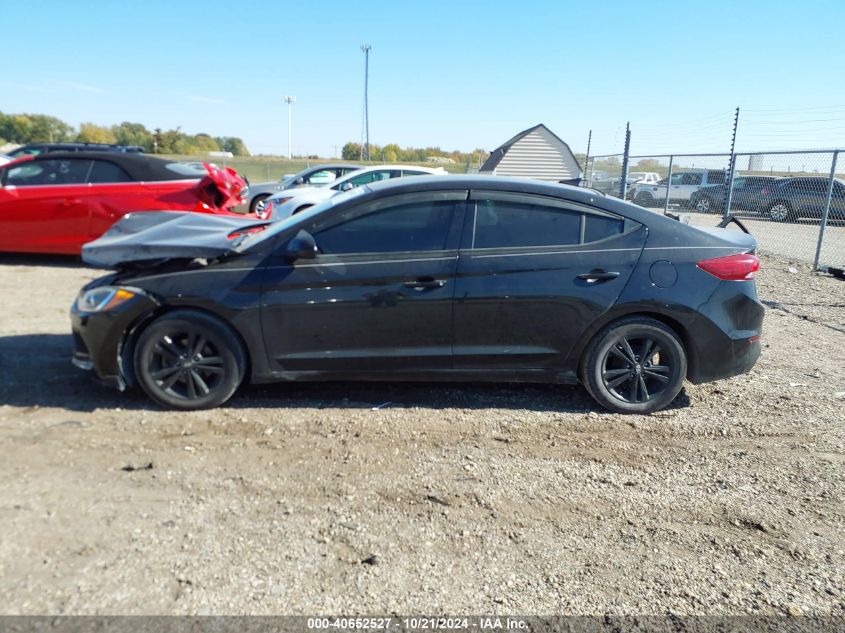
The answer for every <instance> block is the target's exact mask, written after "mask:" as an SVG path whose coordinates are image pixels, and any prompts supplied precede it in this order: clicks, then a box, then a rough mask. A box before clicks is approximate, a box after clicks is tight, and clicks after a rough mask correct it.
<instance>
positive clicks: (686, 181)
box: [681, 173, 701, 185]
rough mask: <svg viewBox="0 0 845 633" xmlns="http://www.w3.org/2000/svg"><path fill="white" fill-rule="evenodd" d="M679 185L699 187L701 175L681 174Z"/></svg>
mask: <svg viewBox="0 0 845 633" xmlns="http://www.w3.org/2000/svg"><path fill="white" fill-rule="evenodd" d="M681 184H682V185H700V184H701V174H691V173H686V174H681Z"/></svg>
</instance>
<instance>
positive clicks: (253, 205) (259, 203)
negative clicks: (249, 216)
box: [249, 193, 270, 213]
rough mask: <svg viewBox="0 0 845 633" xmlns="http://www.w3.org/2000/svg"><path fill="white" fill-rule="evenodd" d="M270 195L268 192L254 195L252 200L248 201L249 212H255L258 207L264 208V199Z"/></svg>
mask: <svg viewBox="0 0 845 633" xmlns="http://www.w3.org/2000/svg"><path fill="white" fill-rule="evenodd" d="M269 197H270V194H269V193H261V194H258V195H257V196H255V197H254V198H253V199H252V202H250V203H249V212H250V213H256V212H258V210H259V209H263V208H264V201H265V200H266V199H267V198H269Z"/></svg>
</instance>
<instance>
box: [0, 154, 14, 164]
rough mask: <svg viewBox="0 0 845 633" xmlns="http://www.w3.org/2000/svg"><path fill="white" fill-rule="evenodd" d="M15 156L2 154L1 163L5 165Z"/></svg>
mask: <svg viewBox="0 0 845 633" xmlns="http://www.w3.org/2000/svg"><path fill="white" fill-rule="evenodd" d="M13 160H15V159H14V158H12V157H11V156H6V155H5V154H0V165H5V164H6V163H11V162H12V161H13Z"/></svg>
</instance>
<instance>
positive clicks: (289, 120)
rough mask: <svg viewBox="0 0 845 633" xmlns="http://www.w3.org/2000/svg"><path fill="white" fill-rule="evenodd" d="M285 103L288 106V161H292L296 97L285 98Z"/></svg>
mask: <svg viewBox="0 0 845 633" xmlns="http://www.w3.org/2000/svg"><path fill="white" fill-rule="evenodd" d="M285 103H287V104H288V160H290V159H291V147H292V145H291V136H292V133H291V130H292V128H291V109H292V108H291V106H292V105H293V104H294V103H296V97H285Z"/></svg>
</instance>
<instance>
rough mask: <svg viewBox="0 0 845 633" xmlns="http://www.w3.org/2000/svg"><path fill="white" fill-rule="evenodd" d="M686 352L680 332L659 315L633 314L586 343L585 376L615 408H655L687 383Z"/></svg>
mask: <svg viewBox="0 0 845 633" xmlns="http://www.w3.org/2000/svg"><path fill="white" fill-rule="evenodd" d="M686 373H687V356H686V352H685V351H684V346H683V344H682V343H681V341H680V339H679V338H678V335H677V334H675V332H674V331H672V329H671V328H669V327H667V326H666V325H664V324H663V323H661V322H660V321H657V320H656V319H651V318H648V317H629V318H625V319H622V320H619V321H616V322H614V323H611V324H610V325H608V326H606V327H605V328H604V329H603V330H601V331H600V332H599V333H598V334H596V336H595V337H594V338H593V340H592V341H591V342H590V345H589V346H588V347H587V350H586V352H585V354H584V362H583V363H582V367H581V382H582V383H583V385H584V387H585V388H586V389H587V391H588V392H589V394H590V395H591V396H592V397H593V399H594V400H595V401H596V402H598V403H599V404H600V405H602V406H603V407H604V408H606V409H609V410H610V411H613V412H615V413H652V412H654V411H658V410H660V409H662V408H663V407H665V406H666V405H668V404H669V403H670V402H672V400H674V399H675V397H676V396H677V395H678V393H679V392H680V391H681V387H683V384H684V377H685V376H686Z"/></svg>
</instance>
